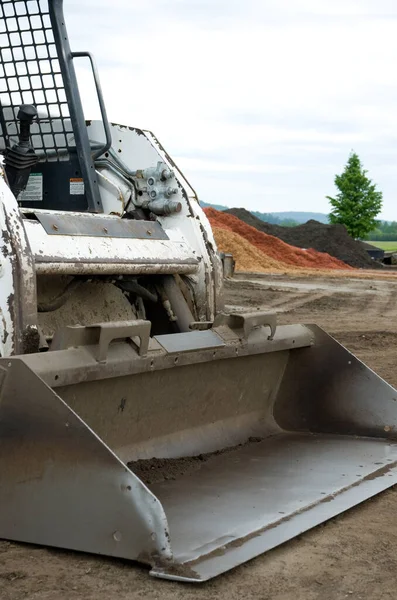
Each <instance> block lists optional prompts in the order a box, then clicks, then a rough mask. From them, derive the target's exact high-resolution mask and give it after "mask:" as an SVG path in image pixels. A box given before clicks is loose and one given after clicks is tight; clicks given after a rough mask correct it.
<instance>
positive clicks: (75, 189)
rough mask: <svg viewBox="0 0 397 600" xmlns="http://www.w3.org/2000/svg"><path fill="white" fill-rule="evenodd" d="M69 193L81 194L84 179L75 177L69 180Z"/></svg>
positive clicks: (82, 192) (73, 194)
mask: <svg viewBox="0 0 397 600" xmlns="http://www.w3.org/2000/svg"><path fill="white" fill-rule="evenodd" d="M69 193H70V195H71V196H82V195H83V194H84V180H83V178H80V177H77V178H74V179H71V180H70V187H69Z"/></svg>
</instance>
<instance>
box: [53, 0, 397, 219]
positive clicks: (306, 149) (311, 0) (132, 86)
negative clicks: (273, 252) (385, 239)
mask: <svg viewBox="0 0 397 600" xmlns="http://www.w3.org/2000/svg"><path fill="white" fill-rule="evenodd" d="M64 8H65V15H66V19H67V24H68V27H69V36H70V40H71V45H72V49H73V50H83V49H87V50H91V51H93V52H94V54H95V55H96V58H97V61H98V65H99V68H100V75H101V80H102V85H103V88H104V93H105V99H106V102H107V108H108V114H109V118H110V120H111V121H115V122H119V123H123V124H126V125H132V126H136V127H141V128H146V129H151V130H152V131H154V133H155V134H156V135H157V137H159V139H160V141H161V142H162V143H163V145H164V146H165V147H166V149H167V150H168V151H169V152H170V153H171V155H172V156H173V157H174V159H175V160H176V162H177V164H178V165H179V166H180V168H181V169H182V171H183V172H184V173H185V174H186V176H187V177H188V179H190V180H191V182H192V184H193V186H194V187H195V188H196V190H197V192H198V194H199V197H200V199H202V200H204V201H206V202H213V203H219V204H226V205H228V206H244V207H246V208H248V209H251V210H260V211H263V212H271V211H287V210H307V211H320V212H328V210H329V206H328V201H327V200H326V198H325V196H326V195H332V194H333V193H334V187H333V180H334V176H335V174H336V173H339V172H340V171H341V170H342V169H343V167H344V164H345V163H346V160H347V158H348V155H349V153H350V151H351V150H352V149H354V150H355V151H356V152H357V153H358V154H359V156H360V158H361V159H362V161H363V163H364V166H365V167H366V168H367V169H368V171H369V175H370V177H371V178H372V179H373V180H374V181H375V182H376V183H377V184H378V185H379V188H380V189H381V190H382V191H383V194H384V206H383V212H382V216H383V217H384V218H387V219H396V220H397V194H396V188H397V139H396V138H397V81H396V78H397V75H396V71H397V2H396V0H78V1H77V0H65V1H64ZM86 81H87V78H84V84H83V86H84V88H85V87H86V85H88V84H87V83H86ZM88 96H89V93H88V88H87V90H86V103H85V105H86V113H87V114H86V117H87V118H89V117H91V116H96V112H95V111H96V109H95V108H94V106H93V104H92V103H91V102H90V100H89V99H88V101H87V97H88ZM88 111H90V112H91V114H88ZM92 112H95V114H94V115H92Z"/></svg>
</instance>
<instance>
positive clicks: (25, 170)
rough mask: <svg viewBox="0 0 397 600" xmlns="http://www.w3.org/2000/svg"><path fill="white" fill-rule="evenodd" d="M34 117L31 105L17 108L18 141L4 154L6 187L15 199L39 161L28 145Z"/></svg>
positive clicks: (31, 147)
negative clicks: (7, 186) (8, 187)
mask: <svg viewBox="0 0 397 600" xmlns="http://www.w3.org/2000/svg"><path fill="white" fill-rule="evenodd" d="M35 117H37V109H36V107H35V106H33V105H32V104H22V105H21V106H20V107H19V111H18V115H17V119H18V120H19V123H20V126H19V140H18V143H17V144H15V145H14V146H13V147H12V148H6V150H5V152H4V164H5V172H6V176H7V180H8V185H9V186H10V188H11V191H12V193H13V194H14V196H15V197H16V198H18V196H19V194H20V193H21V192H22V191H23V190H24V189H25V188H26V186H27V183H28V179H29V175H30V171H31V169H32V167H34V165H35V164H36V163H37V162H38V160H39V157H38V156H37V154H36V152H35V151H34V148H33V146H32V144H31V143H30V127H31V125H32V123H33V119H34V118H35Z"/></svg>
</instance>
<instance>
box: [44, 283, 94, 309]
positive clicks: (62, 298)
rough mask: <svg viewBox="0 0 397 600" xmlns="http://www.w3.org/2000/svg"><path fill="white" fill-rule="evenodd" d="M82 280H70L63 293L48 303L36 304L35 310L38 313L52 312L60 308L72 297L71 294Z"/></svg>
mask: <svg viewBox="0 0 397 600" xmlns="http://www.w3.org/2000/svg"><path fill="white" fill-rule="evenodd" d="M83 281H84V279H76V278H75V279H72V281H69V283H68V284H67V286H66V287H65V289H64V290H63V292H61V293H60V294H59V296H56V297H55V298H53V299H52V300H49V301H48V302H39V303H38V304H37V310H38V312H40V313H45V312H54V310H57V309H58V308H61V306H63V305H64V304H65V302H66V301H67V300H68V298H69V297H70V296H71V295H72V293H73V292H74V291H75V290H76V289H77V288H78V287H79V286H80V285H81V284H82V283H83Z"/></svg>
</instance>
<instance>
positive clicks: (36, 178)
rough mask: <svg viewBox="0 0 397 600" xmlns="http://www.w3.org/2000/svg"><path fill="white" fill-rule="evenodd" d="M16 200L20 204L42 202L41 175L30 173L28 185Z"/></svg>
mask: <svg viewBox="0 0 397 600" xmlns="http://www.w3.org/2000/svg"><path fill="white" fill-rule="evenodd" d="M18 200H20V201H21V202H42V201H43V174H42V173H31V174H30V176H29V179H28V183H27V186H26V188H25V189H24V191H23V192H21V193H20V195H19V198H18Z"/></svg>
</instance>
